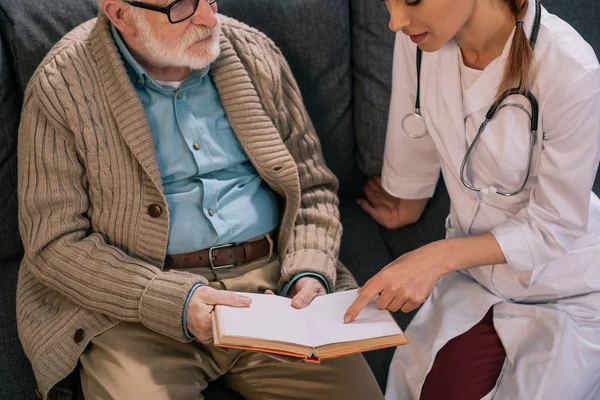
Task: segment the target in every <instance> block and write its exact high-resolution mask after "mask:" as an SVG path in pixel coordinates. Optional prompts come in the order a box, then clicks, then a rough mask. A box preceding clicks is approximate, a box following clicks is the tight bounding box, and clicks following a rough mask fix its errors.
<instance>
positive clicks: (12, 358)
mask: <svg viewBox="0 0 600 400" xmlns="http://www.w3.org/2000/svg"><path fill="white" fill-rule="evenodd" d="M18 266H19V258H13V259H10V260H5V261H0V270H1V271H2V279H0V312H1V315H0V399H6V400H24V399H28V400H30V399H35V392H34V390H35V381H34V379H33V372H32V371H31V367H30V366H29V361H27V358H25V354H24V353H23V348H22V347H21V343H20V342H19V339H18V336H17V321H16V317H15V287H16V284H17V272H18Z"/></svg>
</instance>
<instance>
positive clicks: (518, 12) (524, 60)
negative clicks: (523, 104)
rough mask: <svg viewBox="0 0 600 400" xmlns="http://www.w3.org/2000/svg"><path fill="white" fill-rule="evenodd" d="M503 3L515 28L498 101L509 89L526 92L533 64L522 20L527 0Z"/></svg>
mask: <svg viewBox="0 0 600 400" xmlns="http://www.w3.org/2000/svg"><path fill="white" fill-rule="evenodd" d="M504 2H505V3H507V5H508V7H509V8H510V10H511V12H512V14H513V15H514V17H515V20H516V21H517V26H516V28H515V34H514V36H513V40H512V44H511V47H510V54H509V55H508V60H507V62H506V68H505V70H504V76H503V77H502V82H501V83H500V86H499V87H498V93H497V94H496V99H499V98H500V96H501V95H502V93H503V92H504V91H505V90H507V89H509V88H513V87H518V88H519V90H521V91H524V90H526V89H527V86H528V83H529V77H530V73H531V71H532V70H533V68H534V65H533V64H534V63H535V59H534V55H533V50H532V49H531V44H530V43H529V37H528V36H527V33H526V32H525V28H524V27H523V19H524V18H525V15H526V14H527V9H528V7H529V3H528V0H504Z"/></svg>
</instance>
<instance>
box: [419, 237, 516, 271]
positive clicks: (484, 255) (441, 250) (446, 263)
mask: <svg viewBox="0 0 600 400" xmlns="http://www.w3.org/2000/svg"><path fill="white" fill-rule="evenodd" d="M430 246H436V247H437V249H436V252H437V253H438V254H439V255H440V257H441V262H440V268H442V273H443V274H447V273H450V272H453V271H459V270H462V269H469V268H474V267H481V266H484V265H494V264H505V263H506V258H505V257H504V253H502V249H501V248H500V245H499V244H498V242H497V241H496V238H495V237H494V235H492V234H491V233H486V234H483V235H478V236H471V237H466V238H460V239H446V240H441V241H439V242H435V243H432V244H431V245H430Z"/></svg>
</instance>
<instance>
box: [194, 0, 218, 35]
mask: <svg viewBox="0 0 600 400" xmlns="http://www.w3.org/2000/svg"><path fill="white" fill-rule="evenodd" d="M199 1H200V3H199V4H198V8H197V9H196V12H195V13H194V16H193V17H192V23H193V24H194V25H202V26H206V27H207V28H214V27H215V26H217V24H218V21H217V3H214V4H208V1H207V0H199Z"/></svg>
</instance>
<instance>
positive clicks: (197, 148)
mask: <svg viewBox="0 0 600 400" xmlns="http://www.w3.org/2000/svg"><path fill="white" fill-rule="evenodd" d="M192 147H193V148H194V150H200V145H199V144H198V143H194V144H193V145H192Z"/></svg>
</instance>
